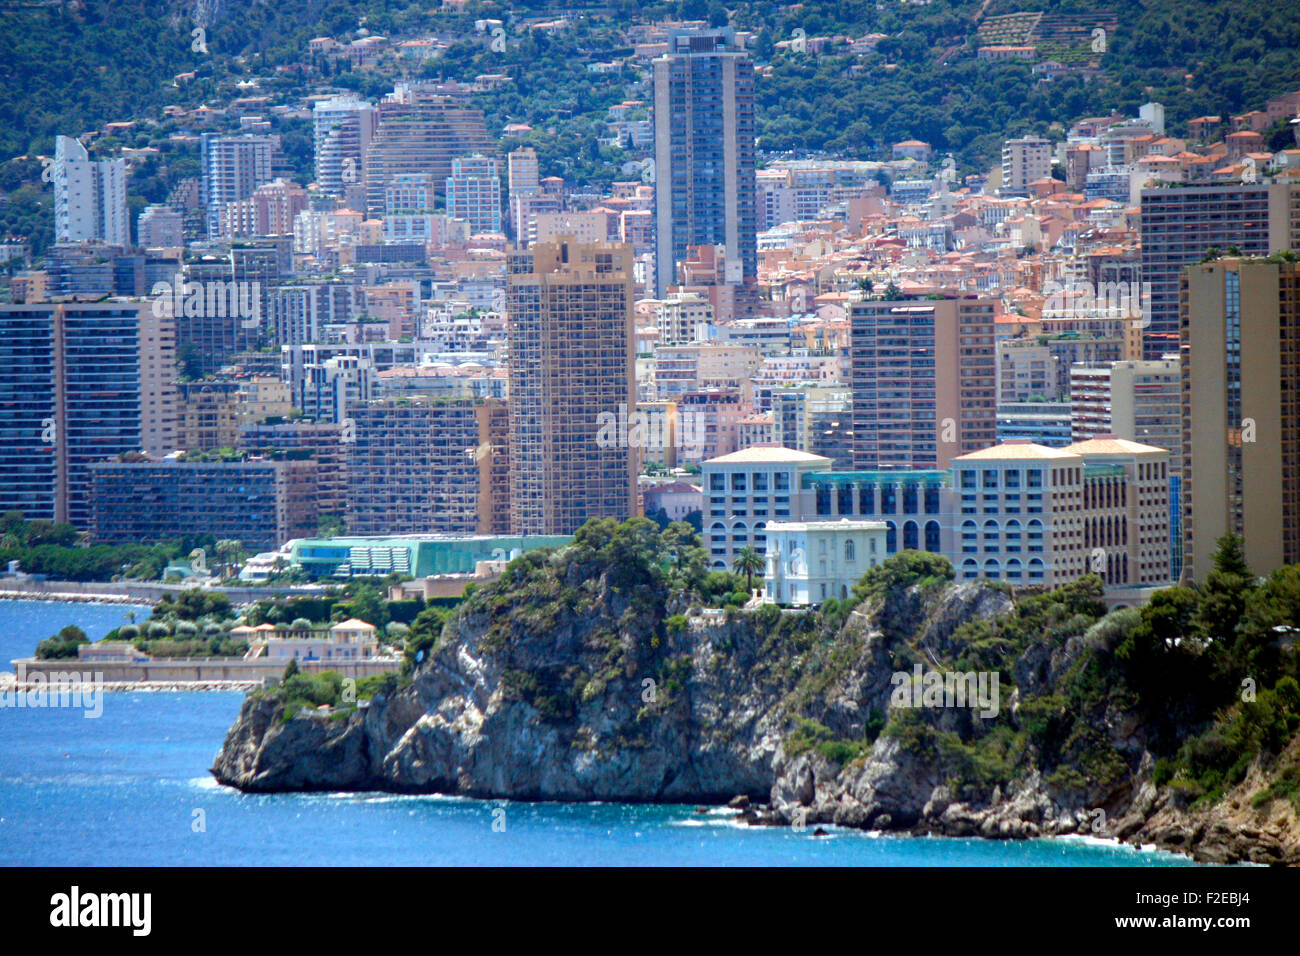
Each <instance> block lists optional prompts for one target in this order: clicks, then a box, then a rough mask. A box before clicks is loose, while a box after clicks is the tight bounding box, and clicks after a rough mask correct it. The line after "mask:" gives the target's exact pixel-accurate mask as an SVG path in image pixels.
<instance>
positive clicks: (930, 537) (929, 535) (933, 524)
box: [925, 521, 940, 554]
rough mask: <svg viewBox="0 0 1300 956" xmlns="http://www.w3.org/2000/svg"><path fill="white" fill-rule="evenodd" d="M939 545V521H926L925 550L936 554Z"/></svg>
mask: <svg viewBox="0 0 1300 956" xmlns="http://www.w3.org/2000/svg"><path fill="white" fill-rule="evenodd" d="M939 547H940V541H939V522H937V521H927V522H926V523H925V550H927V551H931V552H933V553H935V554H938V553H939Z"/></svg>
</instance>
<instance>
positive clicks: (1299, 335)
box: [1180, 259, 1300, 580]
mask: <svg viewBox="0 0 1300 956" xmlns="http://www.w3.org/2000/svg"><path fill="white" fill-rule="evenodd" d="M1180 300H1181V314H1182V345H1181V353H1182V386H1183V502H1184V505H1183V526H1184V527H1183V540H1184V562H1183V566H1184V572H1185V574H1189V575H1190V576H1191V578H1192V579H1193V580H1203V579H1204V578H1205V575H1206V573H1207V572H1208V571H1209V570H1210V569H1211V568H1212V566H1213V563H1214V552H1215V545H1216V542H1217V540H1218V538H1219V537H1220V536H1221V535H1223V534H1224V533H1226V532H1229V531H1231V532H1233V533H1235V534H1239V535H1241V536H1242V537H1243V538H1244V539H1245V549H1246V560H1247V561H1248V562H1249V564H1250V566H1251V569H1252V570H1253V571H1255V573H1256V574H1268V573H1270V572H1271V571H1274V570H1276V569H1277V568H1279V567H1281V566H1282V565H1284V564H1294V563H1295V562H1297V561H1300V483H1297V481H1296V480H1295V479H1296V475H1297V474H1300V390H1298V389H1297V386H1298V385H1300V264H1297V263H1294V262H1276V261H1268V260H1261V259H1221V260H1218V261H1215V262H1208V263H1204V264H1198V265H1194V266H1189V267H1188V269H1187V270H1186V273H1185V274H1184V277H1183V281H1182V286H1181V296H1180Z"/></svg>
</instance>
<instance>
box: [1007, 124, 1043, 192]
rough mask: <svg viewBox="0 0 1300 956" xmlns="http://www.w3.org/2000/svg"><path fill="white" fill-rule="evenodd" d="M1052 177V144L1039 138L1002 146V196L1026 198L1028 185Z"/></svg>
mask: <svg viewBox="0 0 1300 956" xmlns="http://www.w3.org/2000/svg"><path fill="white" fill-rule="evenodd" d="M1050 175H1052V144H1051V143H1050V142H1048V141H1047V140H1045V139H1043V138H1042V137H1040V136H1024V137H1021V138H1020V139H1009V140H1007V141H1006V142H1005V143H1003V144H1002V187H1001V191H1002V195H1004V196H1028V195H1029V184H1030V183H1032V182H1033V181H1034V180H1036V179H1044V178H1046V177H1048V176H1050Z"/></svg>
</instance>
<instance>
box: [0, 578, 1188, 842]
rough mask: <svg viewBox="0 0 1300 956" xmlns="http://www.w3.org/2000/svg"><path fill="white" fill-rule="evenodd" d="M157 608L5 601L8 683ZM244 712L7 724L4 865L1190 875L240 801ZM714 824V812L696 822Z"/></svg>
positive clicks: (205, 697) (438, 812) (869, 838)
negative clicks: (58, 642)
mask: <svg viewBox="0 0 1300 956" xmlns="http://www.w3.org/2000/svg"><path fill="white" fill-rule="evenodd" d="M132 612H134V614H135V615H136V618H137V619H139V620H142V619H144V618H145V617H147V616H148V613H149V609H148V608H147V607H130V606H126V605H109V604H84V603H59V602H44V601H9V600H0V670H8V671H12V670H13V666H12V664H10V663H9V662H10V661H11V660H12V659H13V658H17V657H28V656H31V654H32V652H33V649H34V648H35V646H36V644H37V642H38V641H40V640H42V639H43V638H46V637H49V636H51V635H52V634H54V633H56V632H57V631H58V630H59V629H60V628H61V627H63V626H64V625H67V624H76V625H78V626H79V627H81V628H82V630H84V631H85V632H86V634H87V635H88V636H89V637H90V638H91V639H92V640H96V639H99V638H101V637H103V636H104V635H105V634H107V633H108V632H109V631H110V630H111V629H113V628H114V627H116V626H118V625H120V624H122V623H125V622H126V621H127V620H128V615H129V614H131V613H132ZM241 698H242V695H241V694H239V693H230V692H168V691H150V692H143V691H142V692H133V691H126V692H115V693H107V694H105V696H104V700H103V707H102V713H101V714H100V716H98V717H87V716H86V711H84V710H83V709H76V708H58V707H55V708H48V709H40V708H25V707H14V706H7V705H6V706H3V707H0V865H7V866H214V865H215V866H252V865H257V866H273V865H282V866H389V865H393V866H397V865H401V866H411V865H415V866H419V865H437V866H493V865H505V866H520V865H523V866H529V865H532V866H565V865H572V866H583V865H599V866H873V867H897V866H908V867H952V866H960V867H966V866H1054V867H1055V866H1073V867H1084V866H1087V867H1092V866H1106V867H1112V866H1184V865H1189V863H1188V861H1187V860H1186V859H1185V858H1183V857H1179V856H1175V855H1172V854H1168V853H1164V852H1161V851H1156V850H1154V849H1135V848H1131V847H1126V846H1120V845H1118V844H1115V843H1112V842H1107V841H1102V840H1093V839H1082V838H1080V839H1076V838H1069V839H1054V840H1029V841H994V840H977V839H951V838H937V837H936V838H930V837H907V836H894V835H885V834H879V833H867V832H862V831H856V830H848V829H842V828H838V827H830V828H829V834H828V835H826V836H816V835H814V828H813V827H809V828H807V829H805V830H803V831H802V832H796V831H795V830H793V829H791V828H779V827H748V826H745V825H743V824H738V823H736V822H735V821H734V819H733V815H732V813H731V812H730V811H727V810H725V809H724V808H708V809H704V808H697V807H693V806H649V805H640V804H614V803H519V802H508V801H484V800H468V799H464V798H459V797H444V796H409V795H400V796H399V795H390V794H351V793H323V794H277V795H256V796H252V795H244V794H241V793H239V792H237V791H235V790H231V789H229V788H227V787H222V786H219V785H218V784H217V783H216V781H215V780H214V779H213V778H212V775H211V774H210V773H209V771H208V768H209V767H210V766H211V765H212V762H213V758H214V757H215V755H216V753H217V751H218V750H219V749H220V747H221V741H222V739H223V737H224V736H225V733H226V730H227V728H229V726H230V724H231V723H232V721H233V720H234V719H235V716H236V715H237V713H238V711H239V705H240V701H241ZM701 811H703V812H701Z"/></svg>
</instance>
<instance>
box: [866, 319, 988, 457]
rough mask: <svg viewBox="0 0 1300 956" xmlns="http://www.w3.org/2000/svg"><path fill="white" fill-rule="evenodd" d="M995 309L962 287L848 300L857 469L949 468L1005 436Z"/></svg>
mask: <svg viewBox="0 0 1300 956" xmlns="http://www.w3.org/2000/svg"><path fill="white" fill-rule="evenodd" d="M995 308H996V303H995V301H994V300H993V299H983V298H977V297H974V296H970V297H959V296H956V295H950V296H946V297H942V298H907V299H896V300H877V299H869V300H865V301H861V302H854V303H852V304H851V305H850V307H849V321H850V326H851V330H852V336H853V339H852V346H851V349H850V359H851V375H852V384H853V464H854V467H855V468H857V469H888V470H895V469H925V468H946V467H948V465H949V464H950V463H951V461H952V460H953V458H954V457H956V456H957V455H961V454H965V453H969V452H973V451H977V450H978V449H981V448H987V447H988V446H990V445H992V444H993V443H994V442H995V441H996V440H997V388H996V378H997V359H996V355H995V348H994V344H993V315H994V311H995Z"/></svg>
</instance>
